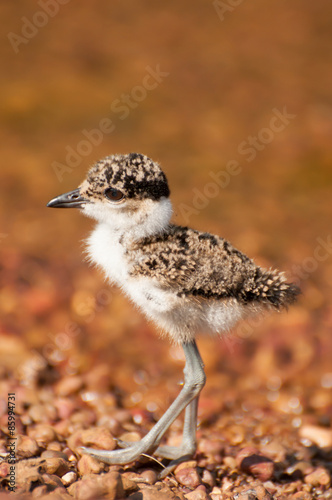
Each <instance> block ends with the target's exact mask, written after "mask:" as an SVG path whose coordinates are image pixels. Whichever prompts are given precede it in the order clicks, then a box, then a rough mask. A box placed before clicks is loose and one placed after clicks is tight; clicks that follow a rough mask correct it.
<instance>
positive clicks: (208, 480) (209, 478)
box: [202, 469, 216, 488]
mask: <svg viewBox="0 0 332 500" xmlns="http://www.w3.org/2000/svg"><path fill="white" fill-rule="evenodd" d="M202 483H204V484H207V485H208V486H209V487H210V488H213V487H214V486H215V484H216V481H215V478H214V477H213V475H212V474H211V472H210V471H209V470H207V469H204V470H203V472H202Z"/></svg>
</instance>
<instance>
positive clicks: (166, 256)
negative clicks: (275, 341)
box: [132, 225, 298, 308]
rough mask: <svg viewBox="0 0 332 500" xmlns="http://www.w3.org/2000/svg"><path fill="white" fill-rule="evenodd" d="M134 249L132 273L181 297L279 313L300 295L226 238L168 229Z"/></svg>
mask: <svg viewBox="0 0 332 500" xmlns="http://www.w3.org/2000/svg"><path fill="white" fill-rule="evenodd" d="M142 243H143V244H142ZM133 250H134V255H135V257H134V261H135V264H134V266H133V268H132V274H133V275H136V276H137V275H141V276H149V277H151V278H155V279H156V280H157V281H158V283H159V284H160V285H161V286H164V287H167V288H172V289H173V290H174V291H175V292H176V293H177V294H178V295H179V296H198V297H202V298H214V299H225V298H230V297H236V299H237V300H239V301H240V302H243V303H249V302H252V301H261V302H267V303H269V304H270V305H273V306H275V307H277V308H279V307H280V306H281V305H284V304H287V303H291V302H292V301H293V300H294V299H295V298H296V295H297V293H298V291H297V289H296V287H294V285H289V284H288V283H285V278H284V276H283V275H282V274H281V273H279V272H278V271H273V270H265V269H262V268H260V267H259V266H257V265H256V264H255V263H254V262H253V261H252V260H251V259H249V257H247V256H246V255H244V254H243V253H242V252H240V251H239V250H237V249H236V248H234V247H233V246H232V245H231V244H230V243H229V242H228V241H227V240H225V239H224V238H221V237H218V236H214V235H211V234H209V233H203V232H200V231H195V230H194V229H189V228H186V227H181V226H176V225H171V226H170V229H169V231H168V232H167V233H163V234H161V235H159V236H153V237H151V238H146V239H145V240H143V242H142V241H140V242H139V244H138V245H137V247H136V248H135V249H133Z"/></svg>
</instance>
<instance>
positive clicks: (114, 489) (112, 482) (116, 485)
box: [101, 471, 125, 500]
mask: <svg viewBox="0 0 332 500" xmlns="http://www.w3.org/2000/svg"><path fill="white" fill-rule="evenodd" d="M101 481H102V483H103V485H104V486H105V488H106V489H107V494H108V496H107V498H109V499H113V498H114V500H115V499H117V498H124V497H125V490H124V486H123V483H122V478H121V474H120V473H119V472H117V471H111V472H108V473H107V474H104V475H103V476H101Z"/></svg>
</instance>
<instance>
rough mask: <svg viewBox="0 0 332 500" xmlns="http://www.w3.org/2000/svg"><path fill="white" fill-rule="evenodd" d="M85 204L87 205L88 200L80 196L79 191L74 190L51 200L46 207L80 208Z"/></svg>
mask: <svg viewBox="0 0 332 500" xmlns="http://www.w3.org/2000/svg"><path fill="white" fill-rule="evenodd" d="M86 203H89V200H87V199H85V198H83V197H82V196H81V195H80V190H79V189H74V191H69V193H64V194H60V196H57V197H56V198H53V200H51V201H49V202H48V203H47V205H46V206H47V207H52V208H80V207H82V206H83V205H85V204H86Z"/></svg>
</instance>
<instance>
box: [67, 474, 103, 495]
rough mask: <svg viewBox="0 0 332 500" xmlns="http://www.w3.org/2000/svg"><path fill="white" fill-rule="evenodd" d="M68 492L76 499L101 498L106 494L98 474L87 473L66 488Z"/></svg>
mask: <svg viewBox="0 0 332 500" xmlns="http://www.w3.org/2000/svg"><path fill="white" fill-rule="evenodd" d="M68 493H69V494H70V495H72V496H73V497H74V498H78V499H82V500H83V499H89V500H92V499H101V498H104V497H105V496H106V495H107V488H106V486H105V485H104V484H102V482H101V480H100V476H97V475H94V474H93V475H87V476H85V477H83V478H82V479H81V480H80V481H76V482H75V483H73V484H71V485H70V486H69V488H68Z"/></svg>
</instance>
